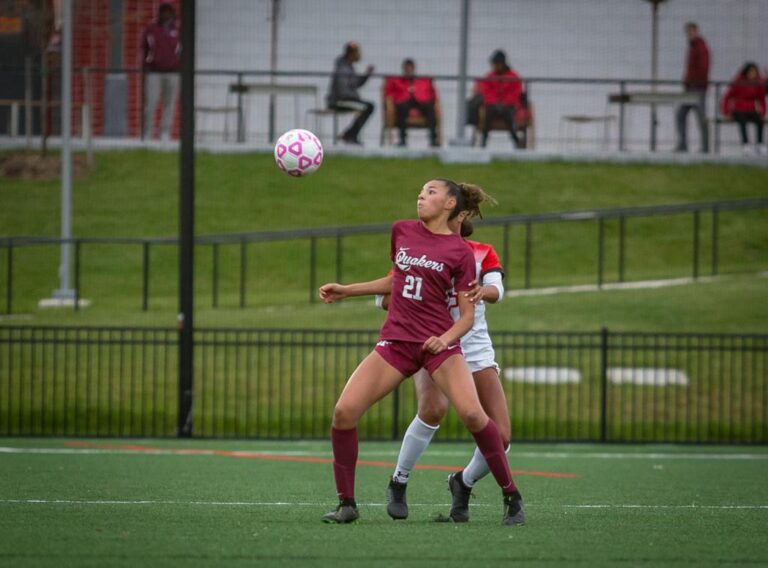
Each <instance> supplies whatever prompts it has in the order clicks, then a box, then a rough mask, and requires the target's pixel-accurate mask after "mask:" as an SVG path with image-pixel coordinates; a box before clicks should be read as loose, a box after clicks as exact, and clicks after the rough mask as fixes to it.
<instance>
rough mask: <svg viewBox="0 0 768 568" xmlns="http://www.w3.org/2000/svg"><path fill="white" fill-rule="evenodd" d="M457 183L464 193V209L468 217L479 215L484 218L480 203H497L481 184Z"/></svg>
mask: <svg viewBox="0 0 768 568" xmlns="http://www.w3.org/2000/svg"><path fill="white" fill-rule="evenodd" d="M457 185H458V186H459V189H461V193H462V194H464V200H463V201H464V211H466V212H467V217H475V216H477V217H480V218H481V219H482V218H483V213H482V212H481V211H480V205H481V204H482V203H488V204H489V205H496V204H497V201H496V200H495V199H494V198H493V197H491V196H490V195H488V194H487V193H486V192H485V191H484V190H483V188H482V187H480V186H479V185H475V184H473V183H459V184H457Z"/></svg>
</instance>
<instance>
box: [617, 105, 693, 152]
mask: <svg viewBox="0 0 768 568" xmlns="http://www.w3.org/2000/svg"><path fill="white" fill-rule="evenodd" d="M700 100H701V94H700V93H698V92H691V91H677V92H664V91H623V92H621V93H611V94H609V95H608V103H613V104H618V105H619V150H623V149H624V105H633V104H634V105H651V107H652V110H651V112H652V118H651V141H650V148H651V151H652V152H655V151H656V122H657V121H656V105H685V104H688V105H695V104H699V101H700Z"/></svg>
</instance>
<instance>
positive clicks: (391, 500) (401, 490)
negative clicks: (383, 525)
mask: <svg viewBox="0 0 768 568" xmlns="http://www.w3.org/2000/svg"><path fill="white" fill-rule="evenodd" d="M407 488H408V484H407V483H398V482H397V481H395V480H394V479H390V480H389V485H388V486H387V514H389V516H390V517H392V518H393V519H394V520H398V519H407V518H408V503H406V502H405V490H406V489H407Z"/></svg>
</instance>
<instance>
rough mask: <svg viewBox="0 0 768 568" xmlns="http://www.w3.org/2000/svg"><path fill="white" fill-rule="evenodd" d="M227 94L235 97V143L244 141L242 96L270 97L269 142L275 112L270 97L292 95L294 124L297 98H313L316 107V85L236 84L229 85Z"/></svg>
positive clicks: (297, 111) (273, 129)
mask: <svg viewBox="0 0 768 568" xmlns="http://www.w3.org/2000/svg"><path fill="white" fill-rule="evenodd" d="M229 92H230V93H235V94H236V95H237V141H238V142H244V141H245V124H244V122H243V95H247V94H258V95H270V105H269V140H270V141H273V140H274V139H275V111H274V106H273V104H274V103H273V102H272V100H271V99H272V97H274V96H277V95H293V113H294V124H297V125H298V124H299V116H300V115H299V97H301V96H311V97H314V104H315V106H318V98H317V85H287V84H279V83H243V82H241V81H238V82H237V83H230V84H229Z"/></svg>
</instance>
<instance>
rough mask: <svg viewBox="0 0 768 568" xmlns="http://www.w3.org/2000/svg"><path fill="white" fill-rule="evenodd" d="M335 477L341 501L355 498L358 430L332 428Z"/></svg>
mask: <svg viewBox="0 0 768 568" xmlns="http://www.w3.org/2000/svg"><path fill="white" fill-rule="evenodd" d="M331 445H332V446H333V476H334V477H335V478H336V492H337V493H338V495H339V500H344V499H352V500H354V498H355V466H356V465H357V428H352V429H351V430H339V429H337V428H334V427H333V426H331Z"/></svg>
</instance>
